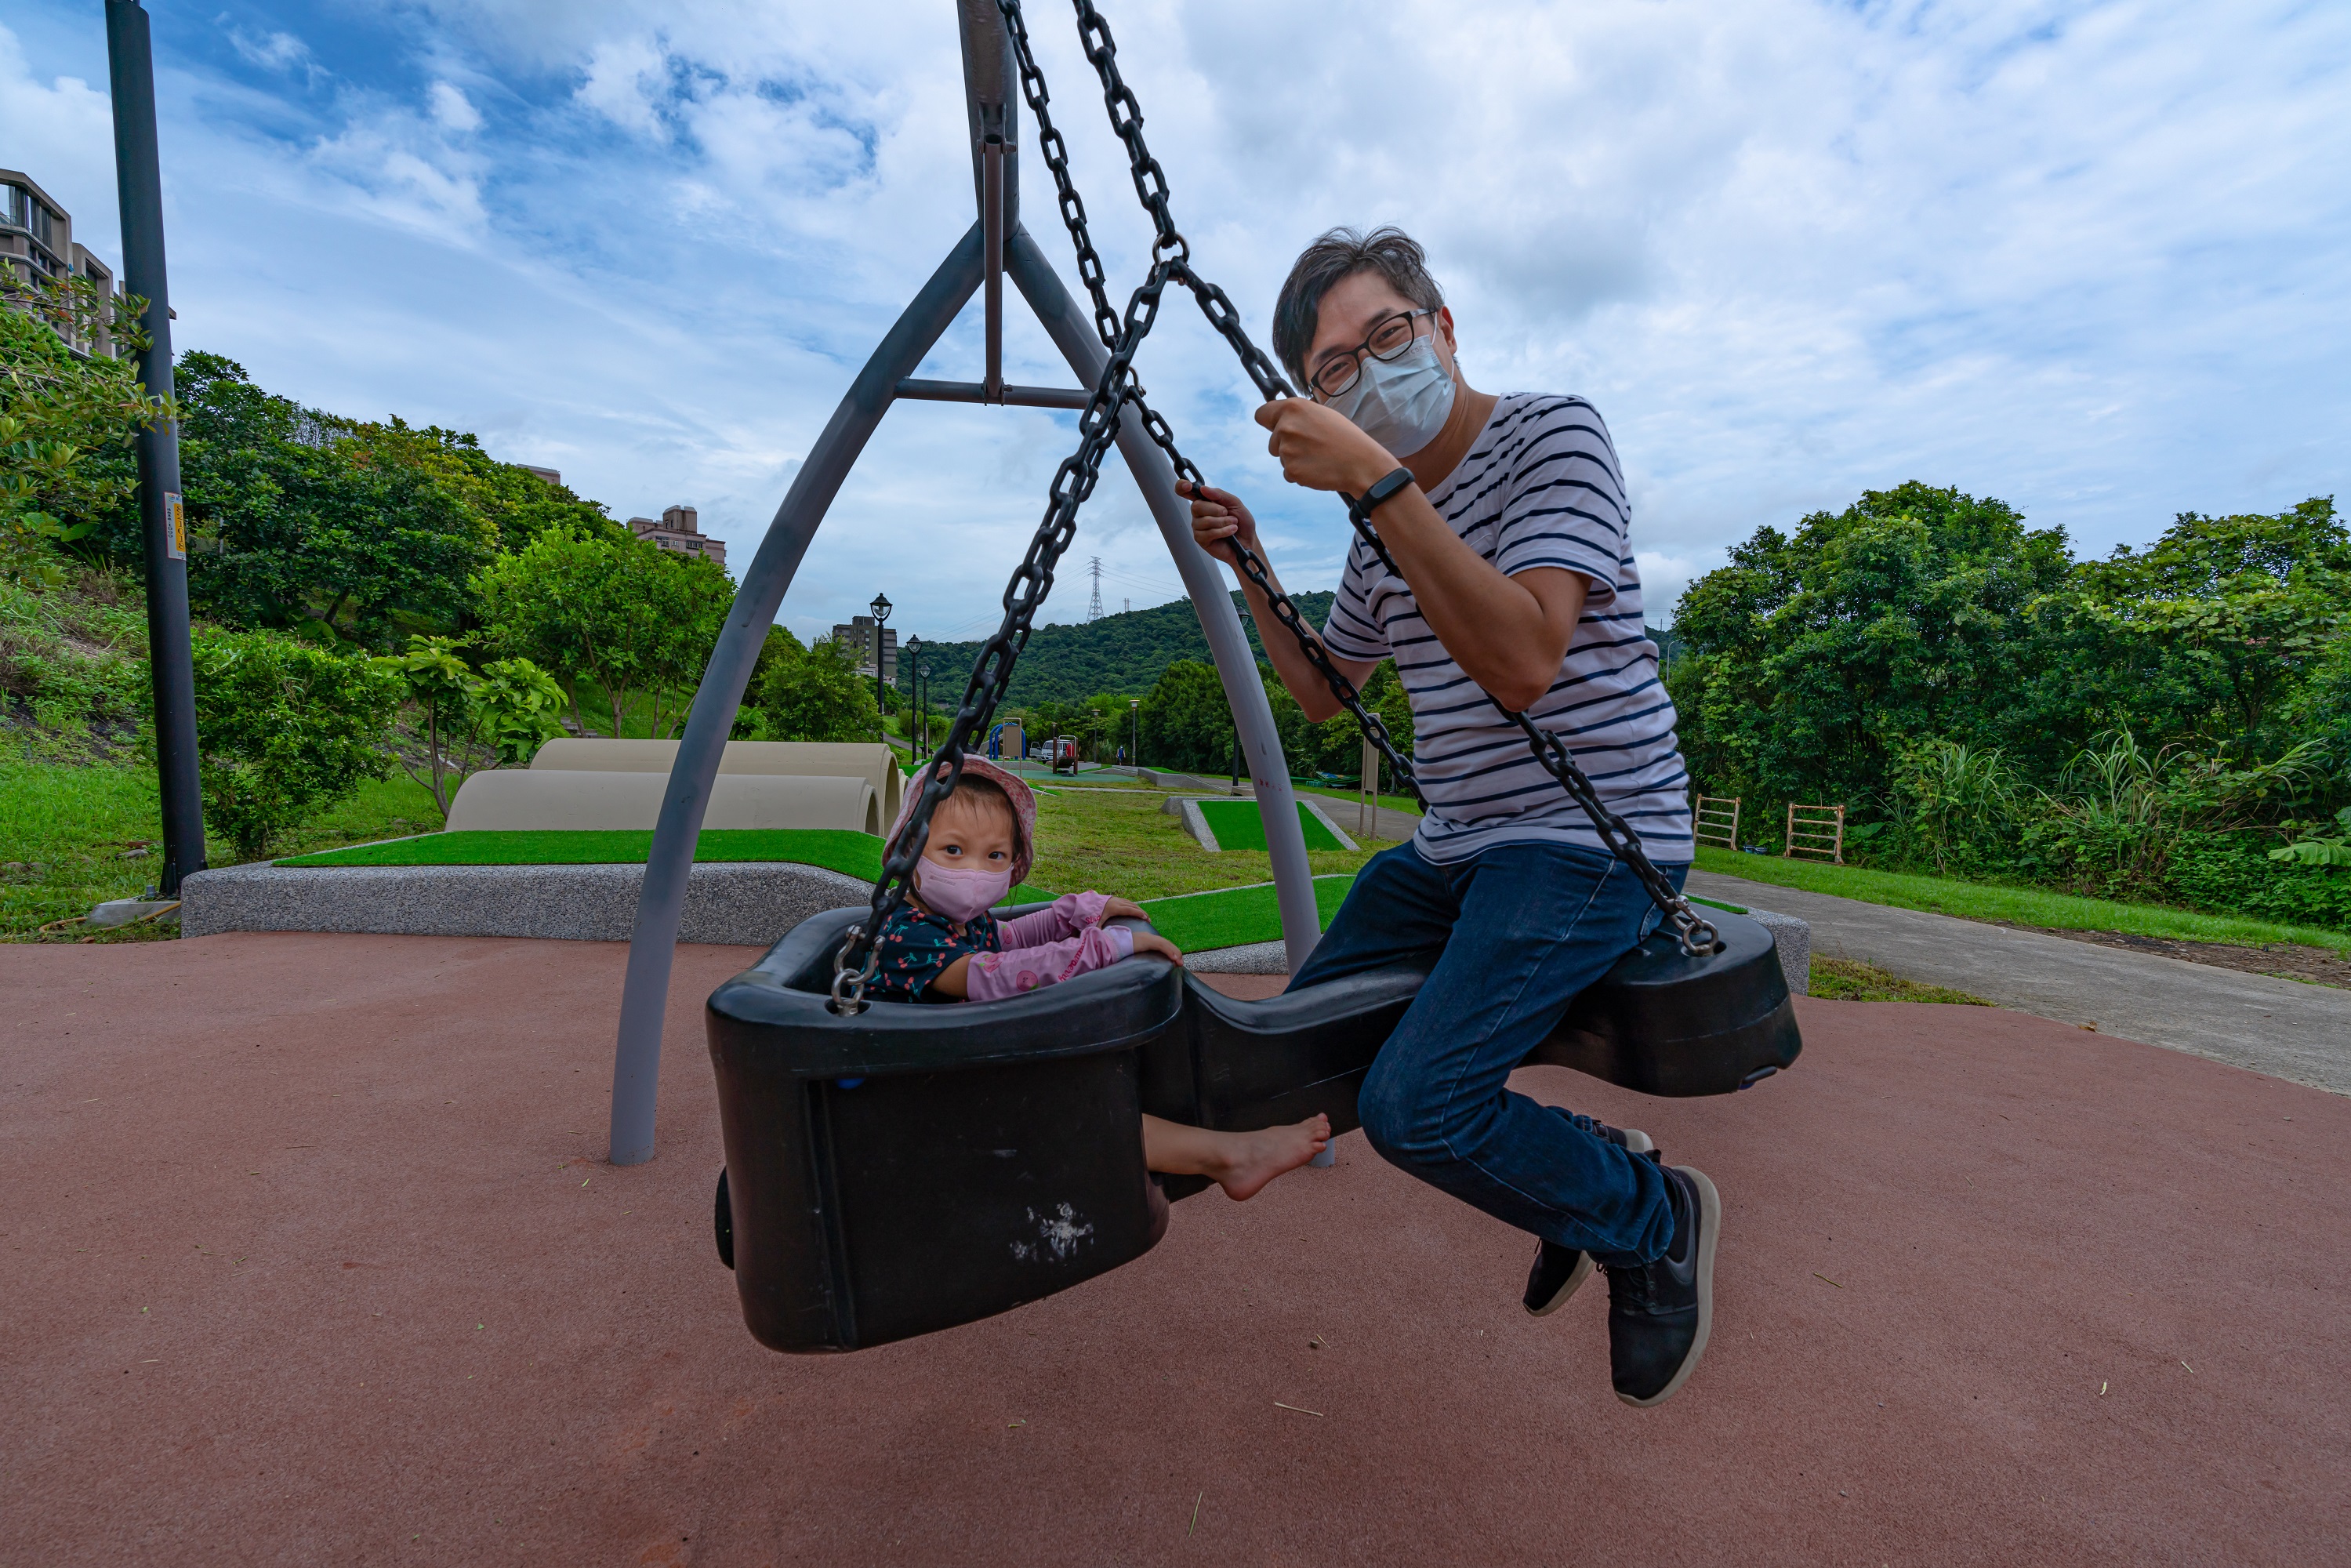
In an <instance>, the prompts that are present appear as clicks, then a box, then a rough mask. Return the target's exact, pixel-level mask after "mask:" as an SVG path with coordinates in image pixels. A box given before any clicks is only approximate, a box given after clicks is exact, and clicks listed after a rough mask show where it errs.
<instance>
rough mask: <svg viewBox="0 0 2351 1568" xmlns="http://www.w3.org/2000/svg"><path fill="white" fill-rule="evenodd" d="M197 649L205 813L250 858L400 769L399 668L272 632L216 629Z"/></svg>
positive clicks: (197, 640)
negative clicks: (395, 757)
mask: <svg viewBox="0 0 2351 1568" xmlns="http://www.w3.org/2000/svg"><path fill="white" fill-rule="evenodd" d="M194 651H195V675H196V735H197V744H198V747H199V752H200V768H201V773H202V777H203V780H204V816H205V819H206V821H207V823H208V825H209V826H210V827H211V828H212V829H213V830H214V831H217V832H220V833H222V834H224V835H225V836H226V837H227V838H229V839H230V840H231V841H233V842H234V843H235V845H236V847H237V851H238V852H239V853H241V854H245V855H248V856H252V855H258V854H261V853H262V852H264V851H266V849H267V848H268V847H269V843H270V841H271V840H272V839H274V838H277V836H279V835H281V834H283V833H284V832H286V831H287V830H288V829H290V828H294V827H297V826H298V825H299V824H301V823H302V822H304V821H307V820H308V818H309V817H310V816H311V815H313V814H314V813H316V812H317V811H319V810H321V809H323V808H325V807H327V806H330V805H333V804H334V803H336V802H338V801H340V800H346V799H348V798H350V795H351V794H352V793H353V792H354V791H356V790H357V789H358V788H359V786H360V782H361V781H362V780H364V779H381V778H383V777H384V776H385V775H386V774H388V773H389V772H390V771H391V767H392V758H391V757H390V756H389V755H388V754H387V753H386V751H385V749H384V747H385V746H386V743H387V742H388V740H389V738H390V731H391V728H392V714H393V711H394V709H395V708H396V707H397V706H398V704H399V702H400V698H401V682H400V679H399V677H398V676H397V675H396V674H393V673H392V672H391V671H390V670H387V669H384V668H382V667H381V666H380V665H378V664H376V663H375V662H373V661H371V660H370V659H366V658H363V657H358V656H354V655H350V654H345V653H337V652H335V651H334V650H332V649H329V648H321V647H316V646H313V645H311V644H309V643H298V642H295V641H293V640H292V639H291V638H288V637H284V636H280V635H278V634H277V633H274V632H222V631H216V630H214V629H212V628H209V627H207V628H204V629H203V630H200V631H199V632H196V634H195V637H194Z"/></svg>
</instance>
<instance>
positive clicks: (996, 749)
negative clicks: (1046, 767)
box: [890, 718, 1029, 822]
mask: <svg viewBox="0 0 2351 1568" xmlns="http://www.w3.org/2000/svg"><path fill="white" fill-rule="evenodd" d="M1028 755H1029V732H1028V731H1027V730H1026V729H1023V728H1022V727H1021V726H1020V721H1019V719H1017V718H1008V719H1006V720H1005V721H1004V722H1003V723H1002V724H999V725H998V726H997V727H995V728H993V729H991V730H989V731H988V732H987V757H988V760H989V761H991V762H993V761H998V760H1002V761H1008V762H1009V761H1020V760H1023V759H1025V758H1027V757H1028ZM890 820H891V821H893V822H894V821H897V820H898V819H897V818H896V817H894V816H893V817H892V818H891V819H890Z"/></svg>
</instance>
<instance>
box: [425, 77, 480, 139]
mask: <svg viewBox="0 0 2351 1568" xmlns="http://www.w3.org/2000/svg"><path fill="white" fill-rule="evenodd" d="M431 102H432V110H433V123H434V124H435V125H437V126H439V127H440V128H441V129H442V130H444V131H454V132H455V133H456V134H458V135H460V136H462V135H464V134H465V133H466V132H467V131H479V130H480V129H481V128H482V111H481V110H477V109H475V107H474V106H473V104H472V103H471V102H470V101H468V100H467V99H466V97H465V89H462V88H460V87H458V86H457V85H456V84H455V82H445V81H436V82H434V84H433V91H432V94H431Z"/></svg>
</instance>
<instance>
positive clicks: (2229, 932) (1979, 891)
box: [1698, 844, 2351, 953]
mask: <svg viewBox="0 0 2351 1568" xmlns="http://www.w3.org/2000/svg"><path fill="white" fill-rule="evenodd" d="M1698 870H1700V871H1710V872H1714V873H1717V874H1719V875H1722V876H1743V877H1745V878H1747V879H1748V880H1749V881H1750V882H1764V883H1771V884H1773V885H1774V886H1778V887H1793V888H1801V889H1802V891H1804V892H1806V893H1826V894H1834V895H1836V896H1837V897H1840V898H1855V899H1859V900H1861V901H1862V902H1863V903H1865V904H1890V905H1892V906H1893V907H1895V908H1896V909H1922V910H1925V911H1927V912H1928V914H1930V915H1956V916H1958V917H1959V918H1960V919H1962V920H1987V921H1996V922H2005V923H2007V924H2010V925H2037V926H2039V927H2041V928H2042V929H2043V930H2044V931H2119V932H2123V933H2125V934H2126V935H2129V936H2168V937H2170V938H2172V939H2173V940H2175V941H2180V942H2227V943H2231V944H2234V945H2237V946H2247V947H2259V946H2265V945H2266V944H2269V943H2272V942H2300V943H2304V944H2307V945H2308V946H2313V947H2325V948H2328V949H2331V950H2333V951H2335V952H2341V953H2351V932H2342V931H2325V930H2321V929H2318V928H2316V927H2314V926H2308V925H2276V924H2273V922H2270V921H2267V920H2255V919H2252V918H2251V917H2249V916H2245V915H2204V914H2200V913H2199V912H2197V911H2195V910H2192V909H2173V908H2169V907H2168V906H2166V905H2163V904H2117V903H2115V902H2113V901H2111V900H2108V899H2103V898H2080V897H2076V896H2075V895H2074V894H2068V893H2051V892H2049V891H2047V890H2046V889H2043V888H2036V887H2000V886H1995V885H1992V884H1991V883H1978V882H1960V881H1959V880H1958V879H1957V878H1954V877H1941V876H1920V875H1916V874H1914V873H1908V872H1891V871H1872V870H1868V869H1866V868H1865V867H1862V866H1851V865H1831V864H1829V863H1828V862H1825V861H1802V860H1787V859H1783V858H1782V857H1781V856H1778V855H1750V854H1739V853H1735V852H1731V851H1729V850H1718V849H1709V848H1708V847H1707V846H1705V845H1703V844H1701V845H1700V846H1699V847H1698Z"/></svg>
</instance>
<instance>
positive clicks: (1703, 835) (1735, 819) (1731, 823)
mask: <svg viewBox="0 0 2351 1568" xmlns="http://www.w3.org/2000/svg"><path fill="white" fill-rule="evenodd" d="M1739 799H1740V798H1739V797H1738V796H1736V795H1700V796H1699V797H1698V804H1697V807H1696V809H1695V810H1692V811H1691V813H1690V824H1691V826H1692V828H1693V829H1694V830H1695V831H1696V832H1697V836H1698V842H1699V843H1702V844H1714V845H1717V846H1719V847H1720V848H1722V849H1726V850H1736V849H1737V848H1738V847H1739Z"/></svg>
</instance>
